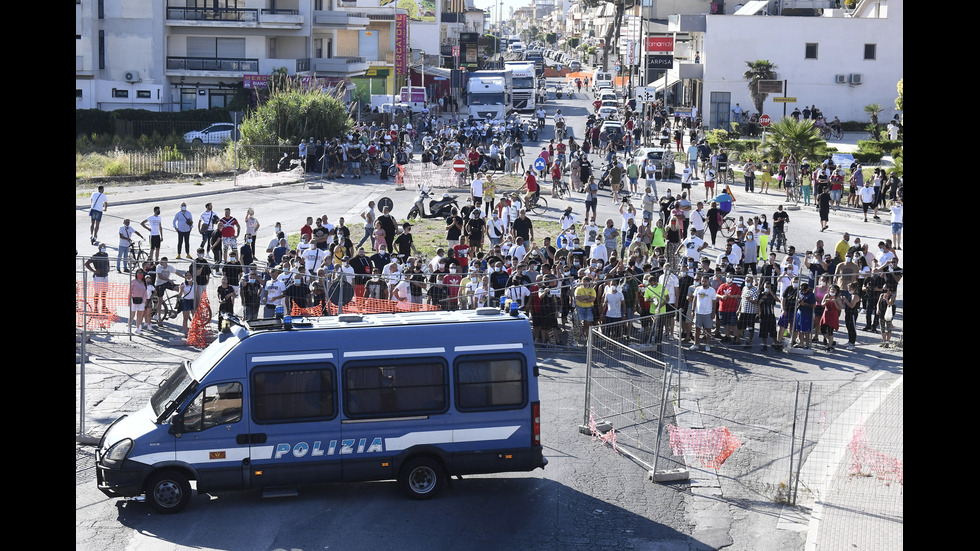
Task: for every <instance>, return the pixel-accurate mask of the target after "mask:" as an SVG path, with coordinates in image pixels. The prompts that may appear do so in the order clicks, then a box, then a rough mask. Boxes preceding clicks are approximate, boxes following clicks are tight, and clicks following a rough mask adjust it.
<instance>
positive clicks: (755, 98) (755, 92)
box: [742, 59, 776, 115]
mask: <svg viewBox="0 0 980 551" xmlns="http://www.w3.org/2000/svg"><path fill="white" fill-rule="evenodd" d="M745 65H746V66H747V67H748V69H746V70H745V73H743V74H742V78H744V79H745V80H747V81H749V96H750V97H751V98H752V105H754V106H755V112H756V113H758V114H759V115H762V113H763V111H762V109H763V107H765V103H766V98H768V97H769V94H766V93H764V92H760V91H759V81H760V80H775V79H776V66H775V65H774V64H773V63H771V62H770V61H769V60H768V59H758V60H756V61H746V62H745Z"/></svg>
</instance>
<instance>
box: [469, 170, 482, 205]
mask: <svg viewBox="0 0 980 551" xmlns="http://www.w3.org/2000/svg"><path fill="white" fill-rule="evenodd" d="M470 197H472V198H473V207H474V208H476V209H479V208H480V205H482V204H483V173H482V172H477V173H476V178H473V182H472V183H470Z"/></svg>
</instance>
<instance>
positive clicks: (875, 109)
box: [864, 103, 885, 141]
mask: <svg viewBox="0 0 980 551" xmlns="http://www.w3.org/2000/svg"><path fill="white" fill-rule="evenodd" d="M884 110H885V108H884V107H882V106H881V105H880V104H877V103H872V104H871V105H865V106H864V112H865V113H867V114H868V116H869V117H871V127H870V128H869V130H871V135H872V136H874V139H875V141H879V140H880V139H881V136H880V135H879V134H878V115H880V114H881V112H882V111H884Z"/></svg>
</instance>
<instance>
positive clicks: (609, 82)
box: [592, 71, 613, 94]
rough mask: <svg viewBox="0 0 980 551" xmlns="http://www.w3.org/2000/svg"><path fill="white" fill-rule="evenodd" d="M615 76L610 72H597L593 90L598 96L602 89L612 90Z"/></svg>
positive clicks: (593, 80) (593, 81)
mask: <svg viewBox="0 0 980 551" xmlns="http://www.w3.org/2000/svg"><path fill="white" fill-rule="evenodd" d="M612 87H613V76H612V73H610V72H609V71H596V72H595V76H594V77H593V79H592V90H593V91H594V92H596V93H597V94H598V92H599V89H600V88H612Z"/></svg>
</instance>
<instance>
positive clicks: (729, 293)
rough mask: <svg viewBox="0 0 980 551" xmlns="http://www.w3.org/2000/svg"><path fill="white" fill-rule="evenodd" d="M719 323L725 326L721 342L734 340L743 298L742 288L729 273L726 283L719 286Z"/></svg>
mask: <svg viewBox="0 0 980 551" xmlns="http://www.w3.org/2000/svg"><path fill="white" fill-rule="evenodd" d="M717 294H718V325H719V328H720V326H724V327H725V337H724V338H723V339H722V341H721V342H733V341H734V338H735V321H736V318H737V317H738V316H737V314H736V313H737V312H738V303H739V301H740V300H741V299H742V290H741V289H740V288H739V286H738V285H737V284H735V283H734V278H733V277H732V276H731V275H729V276H728V277H727V278H725V283H722V284H721V285H719V286H718V293H717Z"/></svg>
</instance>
